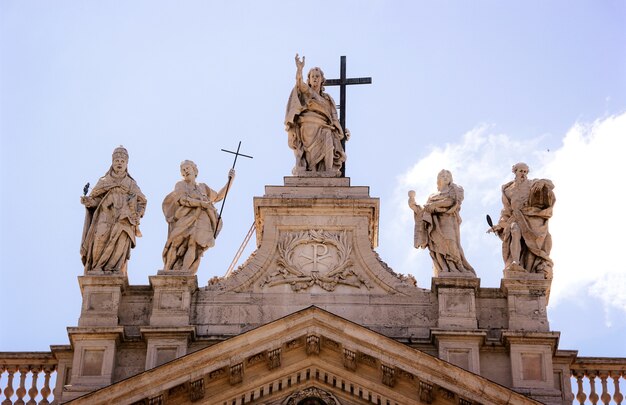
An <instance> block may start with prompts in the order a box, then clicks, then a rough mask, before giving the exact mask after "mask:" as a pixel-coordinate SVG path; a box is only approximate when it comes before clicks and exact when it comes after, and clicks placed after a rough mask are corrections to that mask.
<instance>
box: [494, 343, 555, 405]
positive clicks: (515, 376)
mask: <svg viewBox="0 0 626 405" xmlns="http://www.w3.org/2000/svg"><path fill="white" fill-rule="evenodd" d="M502 336H503V338H504V342H505V343H506V345H507V346H508V347H509V353H510V358H511V377H512V382H513V387H512V388H513V389H515V390H516V391H518V392H521V393H523V394H526V395H531V396H532V397H533V398H535V399H539V400H541V401H542V402H544V403H561V402H559V401H560V400H561V391H560V390H558V389H556V388H555V385H558V384H559V383H560V382H559V381H557V382H556V384H555V380H554V374H555V370H554V365H553V362H552V357H553V354H554V352H555V350H556V347H557V345H558V340H559V333H558V332H545V333H544V332H504V333H503V335H502ZM556 371H557V372H558V370H556Z"/></svg>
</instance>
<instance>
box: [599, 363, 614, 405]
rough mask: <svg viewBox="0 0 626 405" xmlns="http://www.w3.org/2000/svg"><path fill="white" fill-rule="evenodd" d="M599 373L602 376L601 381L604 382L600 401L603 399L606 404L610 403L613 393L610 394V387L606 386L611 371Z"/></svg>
mask: <svg viewBox="0 0 626 405" xmlns="http://www.w3.org/2000/svg"><path fill="white" fill-rule="evenodd" d="M598 375H599V376H600V381H601V384H602V394H601V395H600V401H602V403H603V404H604V405H608V404H609V403H610V402H611V394H609V391H608V388H607V386H606V379H607V377H608V376H609V373H608V372H607V371H600V372H599V373H598Z"/></svg>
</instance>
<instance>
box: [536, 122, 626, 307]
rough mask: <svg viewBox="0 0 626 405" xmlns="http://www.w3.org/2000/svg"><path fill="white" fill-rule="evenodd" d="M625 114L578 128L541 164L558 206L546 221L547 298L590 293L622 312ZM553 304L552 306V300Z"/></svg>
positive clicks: (625, 290) (625, 292) (625, 299)
mask: <svg viewBox="0 0 626 405" xmlns="http://www.w3.org/2000/svg"><path fill="white" fill-rule="evenodd" d="M625 152H626V114H622V115H619V116H613V117H608V118H605V119H602V120H597V121H596V122H594V123H592V124H580V123H579V124H576V125H574V126H573V127H572V128H571V129H570V130H569V132H568V133H567V134H566V136H565V138H564V140H563V147H562V148H560V149H559V150H558V151H556V153H555V156H554V159H553V160H552V161H551V162H550V163H548V164H547V165H546V166H545V168H544V169H545V173H546V175H548V176H550V178H552V179H553V180H554V183H555V185H556V188H555V192H556V193H557V194H556V195H557V206H556V207H555V211H554V217H553V218H552V220H551V222H550V227H551V230H552V238H553V241H554V248H553V250H552V258H553V259H554V261H555V281H554V283H553V286H552V297H551V300H552V299H554V300H555V301H557V302H558V301H559V300H560V299H563V298H568V297H575V296H578V295H581V294H583V293H588V294H589V295H591V297H594V298H596V299H598V300H600V301H602V302H603V304H604V305H605V306H609V307H610V306H613V307H616V308H619V309H621V310H622V311H624V312H626V261H625V260H623V258H622V257H621V253H622V252H624V250H625V248H626V246H624V242H625V241H626V236H625V235H624V232H625V231H626V214H625V213H624V208H623V204H622V201H623V195H624V194H625V193H624V190H623V189H622V188H623V185H622V184H621V183H622V181H621V176H620V173H619V168H620V167H618V166H619V164H620V162H621V161H622V159H624V153H625ZM555 303H556V302H555Z"/></svg>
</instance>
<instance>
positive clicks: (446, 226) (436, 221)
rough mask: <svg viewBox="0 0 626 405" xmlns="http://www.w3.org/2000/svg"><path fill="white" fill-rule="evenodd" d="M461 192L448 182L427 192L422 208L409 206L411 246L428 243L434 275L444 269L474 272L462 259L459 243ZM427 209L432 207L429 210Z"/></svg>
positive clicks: (449, 271)
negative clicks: (412, 220) (411, 213)
mask: <svg viewBox="0 0 626 405" xmlns="http://www.w3.org/2000/svg"><path fill="white" fill-rule="evenodd" d="M463 195H464V193H463V188H462V187H461V186H458V185H456V184H454V183H451V184H450V185H449V186H448V187H447V188H446V189H445V190H444V191H439V192H437V193H434V194H431V195H430V196H429V197H428V200H427V201H426V204H425V205H424V207H423V208H421V207H419V206H413V207H412V208H413V211H414V217H415V240H414V242H415V247H416V248H426V247H428V250H429V251H430V256H431V258H432V259H433V266H434V269H435V276H437V277H438V276H442V275H444V273H465V274H464V275H465V276H467V275H475V274H476V273H475V272H474V269H473V268H472V266H471V265H470V264H469V263H468V261H467V259H465V255H464V253H463V248H462V247H461V234H460V225H461V216H460V215H459V211H460V209H461V202H462V201H463ZM427 209H430V210H432V213H431V212H428V210H427ZM447 275H451V274H447Z"/></svg>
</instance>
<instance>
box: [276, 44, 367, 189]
mask: <svg viewBox="0 0 626 405" xmlns="http://www.w3.org/2000/svg"><path fill="white" fill-rule="evenodd" d="M304 60H305V58H304V56H303V57H302V60H300V57H299V56H298V54H296V57H295V61H296V85H295V87H294V89H293V90H292V92H291V94H290V96H289V100H288V102H287V109H286V110H287V111H286V114H285V129H286V131H287V133H288V144H289V147H290V148H291V149H293V151H294V155H295V158H296V164H295V166H294V168H293V170H292V173H293V174H294V175H295V176H319V177H340V176H344V175H345V161H346V153H345V142H346V140H348V139H350V131H348V130H347V128H346V127H345V104H346V101H345V90H346V85H351V84H368V83H371V82H372V80H371V78H369V77H364V78H353V79H348V78H346V58H345V56H342V57H341V78H340V79H332V80H326V78H325V77H324V72H322V69H320V68H319V67H314V68H312V69H311V70H309V73H308V75H307V82H306V83H305V82H304V80H303V77H302V69H303V68H304ZM325 85H327V86H331V85H335V86H339V87H340V99H341V100H340V105H339V108H340V110H341V116H339V118H338V117H337V108H336V106H335V101H334V100H333V98H332V97H331V96H330V95H329V94H327V93H326V92H325V91H324V86H325Z"/></svg>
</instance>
